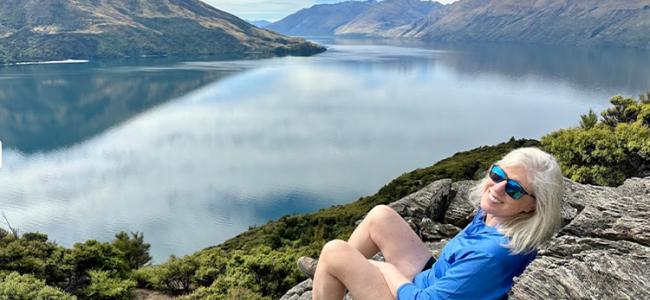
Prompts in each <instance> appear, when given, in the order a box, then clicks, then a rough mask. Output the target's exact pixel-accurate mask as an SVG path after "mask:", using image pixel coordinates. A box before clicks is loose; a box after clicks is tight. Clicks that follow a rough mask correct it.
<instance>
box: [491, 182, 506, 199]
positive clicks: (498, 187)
mask: <svg viewBox="0 0 650 300" xmlns="http://www.w3.org/2000/svg"><path fill="white" fill-rule="evenodd" d="M506 183H507V182H506V181H505V180H504V181H501V182H499V183H495V184H494V185H493V186H492V191H494V193H496V194H497V195H498V196H502V195H505V194H506Z"/></svg>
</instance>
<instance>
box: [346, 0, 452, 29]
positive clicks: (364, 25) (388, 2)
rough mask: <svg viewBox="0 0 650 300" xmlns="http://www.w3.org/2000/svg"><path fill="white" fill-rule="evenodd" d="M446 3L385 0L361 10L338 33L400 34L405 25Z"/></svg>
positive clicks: (418, 0) (417, 0) (416, 0)
mask: <svg viewBox="0 0 650 300" xmlns="http://www.w3.org/2000/svg"><path fill="white" fill-rule="evenodd" d="M443 7H444V5H442V4H440V3H439V2H432V1H420V0H384V1H382V2H379V3H377V4H375V5H373V6H372V7H370V8H369V9H367V10H365V11H363V12H361V13H360V14H359V16H357V17H356V18H354V19H353V20H352V21H350V22H348V23H346V24H344V25H342V26H339V27H338V28H336V30H335V32H334V33H335V34H336V35H361V36H386V37H392V36H395V35H398V34H400V32H402V31H403V29H401V28H402V27H403V26H405V25H409V24H411V23H413V21H414V20H419V19H422V18H424V17H426V16H427V15H428V14H429V13H431V11H432V10H439V9H441V8H443Z"/></svg>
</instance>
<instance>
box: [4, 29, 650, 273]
mask: <svg viewBox="0 0 650 300" xmlns="http://www.w3.org/2000/svg"><path fill="white" fill-rule="evenodd" d="M324 42H325V43H327V44H328V45H329V46H330V50H329V51H328V52H326V53H324V54H322V55H319V56H316V57H308V58H295V57H288V58H275V59H268V60H257V61H225V62H224V61H206V60H166V59H157V60H139V61H120V62H90V63H85V64H66V65H29V66H12V67H0V139H1V140H2V142H3V147H4V153H3V166H2V169H0V210H1V211H3V212H5V213H6V215H7V217H8V218H9V220H10V221H11V223H12V225H13V226H14V227H18V228H20V230H21V232H28V231H40V232H44V233H47V234H48V235H49V236H50V238H51V239H53V240H55V241H57V242H58V243H60V244H62V245H65V246H71V245H72V244H73V243H74V242H78V241H83V240H87V239H99V240H110V239H112V237H113V236H114V234H115V233H116V232H118V231H121V230H125V231H141V232H144V234H145V239H146V240H147V241H148V242H150V243H151V244H152V253H153V255H154V257H155V260H156V261H158V262H161V261H164V260H165V259H166V257H167V256H168V255H170V254H176V255H183V254H187V253H191V252H194V251H196V250H199V249H201V248H204V247H207V246H210V245H215V244H218V243H220V242H222V241H224V240H225V239H227V238H229V237H232V236H234V235H236V234H238V233H240V232H242V231H244V230H246V229H247V228H248V227H249V226H250V225H253V224H263V223H265V222H266V221H268V220H270V219H275V218H278V217H280V216H282V215H285V214H290V213H300V212H307V211H313V210H316V209H318V208H322V207H327V206H330V205H332V204H340V203H347V202H351V201H354V200H356V199H357V198H358V197H360V196H363V195H368V194H372V193H374V192H375V191H377V190H378V189H379V188H380V187H381V186H382V185H384V184H386V183H387V182H388V181H389V180H390V179H392V178H395V177H396V176H398V175H400V174H402V173H403V172H407V171H410V170H412V169H415V168H418V167H425V166H428V165H430V164H432V163H434V162H436V161H437V160H439V159H441V158H444V157H447V156H449V155H451V154H453V153H455V152H458V151H462V150H467V149H470V148H474V147H477V146H481V145H486V144H495V143H499V142H502V141H506V140H508V139H509V138H510V137H511V136H515V137H517V138H539V137H541V136H542V135H544V134H545V133H548V132H550V131H552V130H555V129H559V128H564V127H569V126H575V125H577V123H578V119H579V117H578V116H579V115H580V114H581V113H585V112H586V111H587V110H588V109H589V108H593V109H594V110H596V111H598V110H601V109H602V108H604V107H606V106H607V105H608V99H609V97H610V96H612V95H615V94H624V95H630V96H636V95H638V94H640V93H641V92H642V91H645V90H647V89H650V53H648V52H643V51H637V50H629V49H628V50H620V49H619V50H616V49H613V50H611V49H610V50H607V49H589V50H587V49H570V48H543V47H516V46H507V45H469V46H468V45H465V46H463V47H457V46H448V45H444V46H443V45H405V44H402V45H394V44H391V43H381V42H376V41H375V42H365V41H358V40H357V41H351V40H326V41H324Z"/></svg>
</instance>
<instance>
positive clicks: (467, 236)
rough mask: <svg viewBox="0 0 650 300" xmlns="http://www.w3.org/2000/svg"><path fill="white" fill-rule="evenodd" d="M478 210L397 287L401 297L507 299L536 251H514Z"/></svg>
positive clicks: (408, 299) (403, 298)
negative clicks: (435, 254)
mask: <svg viewBox="0 0 650 300" xmlns="http://www.w3.org/2000/svg"><path fill="white" fill-rule="evenodd" d="M484 217H485V213H484V212H483V211H482V210H481V209H479V211H478V212H477V213H476V215H475V216H474V219H473V220H472V222H471V223H470V224H469V225H467V227H465V229H463V230H462V231H461V232H459V233H458V234H457V235H456V236H455V237H454V238H453V239H451V240H450V241H449V242H448V243H447V245H446V246H445V247H444V248H443V249H442V252H441V253H440V257H439V258H438V260H437V261H436V263H435V264H434V265H433V267H432V268H431V269H429V270H425V271H423V272H421V273H419V274H418V275H416V276H415V277H414V278H413V281H412V282H411V283H406V284H403V285H402V286H400V287H399V288H398V289H397V299H398V300H410V299H418V300H424V299H428V300H432V299H435V300H437V299H505V298H507V293H508V291H509V290H510V288H512V284H513V282H512V279H513V277H515V276H518V275H519V274H521V272H523V271H524V269H525V268H526V266H527V265H528V264H529V263H530V262H531V261H532V260H533V259H534V258H535V256H536V255H537V252H532V253H527V254H511V253H510V250H509V249H508V248H506V247H505V245H506V244H507V243H508V241H509V238H508V237H506V236H504V235H503V234H501V233H499V232H498V231H497V229H496V228H495V227H492V226H488V225H486V224H485V222H484V221H483V219H484Z"/></svg>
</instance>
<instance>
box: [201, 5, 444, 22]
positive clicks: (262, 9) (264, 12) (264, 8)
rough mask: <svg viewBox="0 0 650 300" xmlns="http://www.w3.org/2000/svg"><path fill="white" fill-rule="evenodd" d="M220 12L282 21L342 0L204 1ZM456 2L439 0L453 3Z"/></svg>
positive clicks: (248, 17)
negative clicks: (295, 13)
mask: <svg viewBox="0 0 650 300" xmlns="http://www.w3.org/2000/svg"><path fill="white" fill-rule="evenodd" d="M202 1H203V2H206V3H208V4H210V5H212V6H214V7H216V8H218V9H220V10H223V11H226V12H229V13H231V14H234V15H236V16H238V17H240V18H242V19H244V20H249V21H256V20H267V21H272V22H274V21H277V20H280V19H282V18H284V17H286V16H288V15H290V14H292V13H294V12H296V11H298V10H300V9H302V8H307V7H311V6H313V5H316V4H324V3H338V2H343V1H342V0H202ZM455 1H456V0H438V2H440V3H444V4H447V3H451V2H455Z"/></svg>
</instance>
